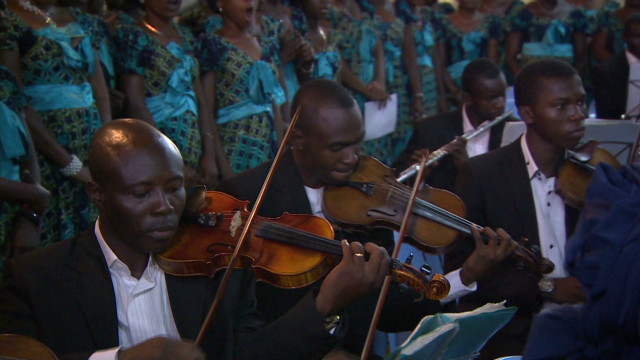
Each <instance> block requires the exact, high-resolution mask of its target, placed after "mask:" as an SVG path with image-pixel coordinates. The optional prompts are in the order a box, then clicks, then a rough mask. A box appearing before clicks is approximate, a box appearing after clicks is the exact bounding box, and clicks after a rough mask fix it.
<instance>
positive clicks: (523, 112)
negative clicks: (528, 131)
mask: <svg viewBox="0 0 640 360" xmlns="http://www.w3.org/2000/svg"><path fill="white" fill-rule="evenodd" d="M518 113H519V114H520V118H521V119H522V121H524V123H525V124H527V125H531V124H533V120H534V118H533V111H532V110H531V107H530V106H528V105H524V106H518Z"/></svg>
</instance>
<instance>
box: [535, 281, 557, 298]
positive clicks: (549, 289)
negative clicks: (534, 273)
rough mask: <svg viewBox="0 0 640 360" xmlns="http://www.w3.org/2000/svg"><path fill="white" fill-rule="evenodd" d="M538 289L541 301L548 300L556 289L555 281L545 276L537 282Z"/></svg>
mask: <svg viewBox="0 0 640 360" xmlns="http://www.w3.org/2000/svg"><path fill="white" fill-rule="evenodd" d="M538 289H540V293H541V294H542V298H543V299H545V300H550V299H551V294H553V291H554V290H555V289H556V281H555V280H554V279H553V278H551V277H547V276H545V277H543V278H542V279H541V280H540V281H539V282H538Z"/></svg>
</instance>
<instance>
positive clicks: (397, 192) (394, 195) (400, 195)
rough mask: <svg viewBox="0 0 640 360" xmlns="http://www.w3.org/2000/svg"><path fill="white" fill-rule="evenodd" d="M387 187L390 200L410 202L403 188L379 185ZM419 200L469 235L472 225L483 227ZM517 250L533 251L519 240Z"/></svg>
mask: <svg viewBox="0 0 640 360" xmlns="http://www.w3.org/2000/svg"><path fill="white" fill-rule="evenodd" d="M379 186H382V187H385V188H389V189H390V191H391V196H390V200H392V201H394V202H395V203H396V204H399V205H405V206H406V204H407V202H408V199H409V198H408V197H409V195H408V193H407V192H406V191H404V190H402V189H399V188H398V187H396V186H392V185H379ZM416 201H417V205H420V206H423V207H425V208H427V209H428V210H430V211H431V212H432V213H433V214H434V215H436V216H439V217H441V218H443V219H447V220H452V221H453V222H454V223H457V224H458V225H460V226H462V227H463V228H464V229H466V231H465V232H466V233H467V235H471V227H476V228H477V229H480V228H481V227H480V226H479V225H476V224H475V223H473V222H471V221H469V220H467V219H465V218H463V217H461V216H458V215H456V214H454V213H452V212H450V211H448V210H446V209H443V208H441V207H438V206H436V205H434V204H431V203H430V202H428V201H425V200H422V199H416ZM516 250H520V251H521V252H524V255H526V256H527V257H530V256H531V255H532V254H531V251H530V250H529V249H527V248H525V247H524V246H523V245H522V244H520V243H519V242H516Z"/></svg>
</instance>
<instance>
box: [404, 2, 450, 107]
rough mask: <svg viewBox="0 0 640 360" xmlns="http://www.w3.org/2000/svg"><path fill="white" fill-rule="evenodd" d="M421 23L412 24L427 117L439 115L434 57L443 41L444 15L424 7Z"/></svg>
mask: <svg viewBox="0 0 640 360" xmlns="http://www.w3.org/2000/svg"><path fill="white" fill-rule="evenodd" d="M419 19H420V20H421V21H419V22H416V23H412V24H411V26H413V27H414V31H413V41H414V43H415V46H416V54H417V56H418V68H419V70H420V75H421V77H422V92H423V93H424V103H423V110H424V113H425V115H426V116H432V115H436V114H437V113H438V100H439V99H440V95H439V93H438V86H437V83H436V73H435V69H434V62H433V55H434V51H435V46H436V43H437V42H440V41H443V39H444V30H443V26H442V15H440V14H438V13H436V12H434V11H433V9H431V8H429V7H423V8H422V10H421V11H420V16H419Z"/></svg>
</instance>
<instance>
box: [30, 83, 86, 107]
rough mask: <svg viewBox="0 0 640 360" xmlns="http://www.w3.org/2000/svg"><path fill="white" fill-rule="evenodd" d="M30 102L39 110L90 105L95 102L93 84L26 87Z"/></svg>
mask: <svg viewBox="0 0 640 360" xmlns="http://www.w3.org/2000/svg"><path fill="white" fill-rule="evenodd" d="M24 93H25V94H26V95H27V96H29V98H30V104H31V105H32V106H33V108H34V109H36V110H38V111H48V110H57V109H76V108H83V107H89V106H91V105H92V104H93V103H94V98H93V89H92V88H91V84H89V83H87V82H85V83H82V84H80V85H63V84H41V85H28V86H25V87H24Z"/></svg>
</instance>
